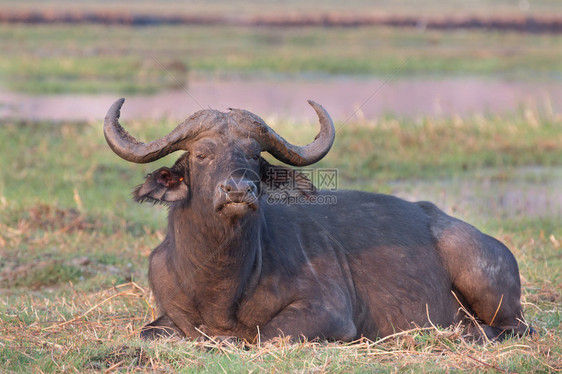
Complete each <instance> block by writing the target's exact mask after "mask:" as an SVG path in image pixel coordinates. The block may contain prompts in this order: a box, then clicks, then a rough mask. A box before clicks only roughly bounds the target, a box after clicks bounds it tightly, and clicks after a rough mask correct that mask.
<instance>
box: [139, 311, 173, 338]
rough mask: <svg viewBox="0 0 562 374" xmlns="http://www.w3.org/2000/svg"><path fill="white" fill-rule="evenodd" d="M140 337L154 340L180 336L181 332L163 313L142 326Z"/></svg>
mask: <svg viewBox="0 0 562 374" xmlns="http://www.w3.org/2000/svg"><path fill="white" fill-rule="evenodd" d="M140 337H141V339H144V340H156V339H161V338H171V337H177V338H182V337H183V334H182V333H181V331H180V330H179V329H178V327H177V326H176V324H175V323H174V322H173V321H172V320H171V319H170V318H169V317H168V316H167V315H164V316H162V317H159V318H157V319H156V320H154V321H153V322H151V323H149V324H148V325H146V326H144V327H143V328H142V330H141V332H140Z"/></svg>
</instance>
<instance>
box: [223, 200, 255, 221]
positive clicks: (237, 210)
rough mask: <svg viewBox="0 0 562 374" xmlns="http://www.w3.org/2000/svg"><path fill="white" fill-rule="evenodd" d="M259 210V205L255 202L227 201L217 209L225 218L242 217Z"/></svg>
mask: <svg viewBox="0 0 562 374" xmlns="http://www.w3.org/2000/svg"><path fill="white" fill-rule="evenodd" d="M257 208H258V205H257V204H256V203H255V202H246V201H243V202H234V201H227V202H225V203H223V204H220V205H219V206H218V207H217V211H218V213H219V214H221V215H225V216H235V217H241V216H245V215H246V214H249V213H251V212H255V211H256V210H257Z"/></svg>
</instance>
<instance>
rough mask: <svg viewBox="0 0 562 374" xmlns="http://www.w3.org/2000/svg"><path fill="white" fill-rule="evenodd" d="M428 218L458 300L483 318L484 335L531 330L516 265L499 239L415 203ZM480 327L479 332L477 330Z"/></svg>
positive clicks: (502, 335)
mask: <svg viewBox="0 0 562 374" xmlns="http://www.w3.org/2000/svg"><path fill="white" fill-rule="evenodd" d="M418 205H419V206H420V207H422V208H423V209H424V210H425V211H426V213H427V214H428V215H429V216H430V217H431V230H432V233H433V235H434V237H435V239H436V241H437V243H436V244H437V248H438V250H439V254H440V256H441V258H442V260H443V264H444V265H445V268H446V269H447V271H448V273H449V274H450V277H451V280H452V282H453V285H454V288H455V291H456V292H460V294H461V295H458V296H459V300H461V301H462V302H463V304H464V303H465V302H466V304H468V305H466V304H464V306H465V307H466V309H468V310H469V311H471V312H474V314H476V316H477V318H478V319H479V320H481V321H482V322H483V325H481V326H483V327H482V330H484V332H485V335H486V336H487V337H488V338H489V339H494V340H497V339H503V338H505V337H506V336H509V335H510V334H516V335H523V334H525V333H526V332H528V331H530V332H531V333H532V332H533V331H534V330H531V329H530V328H529V326H528V325H527V324H526V323H525V320H524V317H523V312H522V308H521V283H520V280H519V268H518V266H517V261H516V260H515V257H514V256H513V254H512V253H511V251H510V250H509V249H508V248H507V247H506V246H505V245H504V244H503V243H501V242H500V241H498V240H497V239H495V238H492V237H490V236H488V235H486V234H483V233H481V232H480V231H478V230H477V229H476V228H474V227H473V226H471V225H469V224H467V223H465V222H462V221H460V220H458V219H456V218H453V217H450V216H448V215H446V214H445V213H443V212H442V211H441V210H439V209H438V208H437V207H435V205H433V204H431V203H426V202H421V203H418ZM478 330H479V331H480V334H479V335H481V330H480V329H478Z"/></svg>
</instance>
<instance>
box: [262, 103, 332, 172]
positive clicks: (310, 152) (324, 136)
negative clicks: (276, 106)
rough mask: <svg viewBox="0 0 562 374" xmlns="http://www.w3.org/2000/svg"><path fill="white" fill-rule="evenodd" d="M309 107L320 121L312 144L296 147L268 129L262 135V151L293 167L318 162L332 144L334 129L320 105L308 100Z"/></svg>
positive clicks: (328, 116)
mask: <svg viewBox="0 0 562 374" xmlns="http://www.w3.org/2000/svg"><path fill="white" fill-rule="evenodd" d="M308 103H309V104H310V106H312V107H313V108H314V110H315V111H316V114H317V115H318V119H319V121H320V132H319V133H318V135H316V137H315V138H314V140H313V141H312V143H310V144H308V145H305V146H296V145H294V144H291V143H289V142H287V141H286V140H285V139H283V138H282V137H281V136H279V134H277V133H276V132H275V131H274V130H273V129H271V128H269V127H268V131H267V133H266V134H264V135H263V138H262V142H263V143H262V146H263V147H264V148H263V149H262V150H264V151H267V152H269V153H271V155H273V156H274V157H275V158H276V159H278V160H279V161H281V162H284V163H286V164H288V165H293V166H306V165H310V164H314V163H315V162H318V161H320V160H321V159H322V158H323V157H324V156H326V154H327V153H328V151H329V150H330V148H332V144H334V138H335V136H336V129H335V128H334V123H333V122H332V119H331V118H330V115H329V114H328V112H327V111H326V109H324V108H323V107H322V105H320V104H318V103H316V102H314V101H312V100H308Z"/></svg>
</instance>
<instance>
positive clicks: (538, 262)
mask: <svg viewBox="0 0 562 374" xmlns="http://www.w3.org/2000/svg"><path fill="white" fill-rule="evenodd" d="M120 97H125V98H126V102H125V104H124V106H123V109H122V113H121V123H122V124H123V125H124V127H125V128H127V130H129V131H130V132H131V133H132V134H133V135H134V136H135V137H137V138H139V139H141V140H143V141H149V140H153V139H156V138H158V137H160V136H163V135H165V134H166V133H167V132H169V131H171V130H172V129H173V128H174V127H175V126H176V125H177V123H178V122H180V121H183V120H184V119H185V118H186V117H187V116H189V115H190V114H192V113H193V112H195V111H197V110H200V109H203V108H213V109H219V110H226V109H227V108H229V107H239V108H244V109H247V110H250V111H252V112H254V113H256V114H257V115H259V116H261V117H262V118H264V119H265V120H266V122H268V124H270V126H272V127H273V128H275V129H276V131H277V132H279V133H280V134H281V135H282V136H284V137H285V138H287V139H288V140H289V141H291V142H293V143H296V144H307V143H309V142H310V141H311V140H312V139H313V138H314V136H315V135H316V133H317V131H318V130H317V129H318V124H317V118H316V117H315V114H314V112H313V110H312V109H311V108H310V107H309V106H308V105H307V103H306V100H307V99H313V100H315V101H317V102H319V103H321V104H322V105H323V106H324V107H325V108H326V109H327V110H328V111H329V112H330V113H331V115H332V116H333V118H334V120H335V124H336V128H337V133H336V141H335V143H334V146H333V148H332V150H331V151H330V153H329V154H328V155H327V156H326V157H325V158H324V159H323V160H321V161H320V162H319V163H318V164H316V165H314V167H317V168H328V169H330V170H337V188H340V189H362V190H366V191H372V192H381V193H391V194H395V195H397V196H399V197H402V198H405V199H407V200H429V201H433V202H435V203H436V204H437V205H438V206H439V207H440V208H441V209H443V210H444V211H445V212H447V213H449V214H452V215H454V216H456V217H458V218H461V219H463V220H466V221H467V222H469V223H471V224H474V225H475V226H476V227H477V228H479V229H481V230H482V231H484V232H486V233H488V234H490V235H492V236H494V237H497V238H499V239H500V240H502V241H503V242H504V243H506V245H507V246H508V247H509V248H510V249H511V250H512V251H513V253H514V255H515V257H516V258H517V260H518V262H519V266H520V270H521V280H522V286H523V299H522V300H523V306H524V308H525V312H526V317H527V319H528V321H529V322H530V323H531V324H532V325H533V326H534V328H535V329H536V330H537V331H538V332H539V334H540V339H530V338H525V340H524V341H523V342H522V343H518V341H513V343H510V342H508V343H507V344H508V345H500V344H498V345H490V346H478V347H473V346H472V345H470V346H469V345H466V344H464V345H462V346H463V347H464V346H466V347H467V348H465V351H461V352H460V353H459V351H458V349H459V348H458V347H460V346H461V344H460V343H459V341H458V340H454V339H456V338H451V339H453V340H454V343H451V341H450V340H446V341H445V343H444V342H443V341H442V340H441V339H442V338H439V339H437V340H435V343H432V341H433V340H431V339H429V340H428V339H425V338H424V339H425V340H423V339H422V340H420V338H419V336H417V335H414V336H413V337H411V338H410V340H411V341H412V342H414V343H412V344H410V343H408V345H407V346H403V345H400V343H398V344H397V345H396V347H398V348H396V347H394V348H393V346H390V348H388V352H390V353H391V354H394V353H393V352H395V351H393V349H398V350H397V351H396V353H395V354H396V355H397V356H396V357H398V358H397V359H395V358H392V357H393V356H388V357H389V358H387V359H386V361H385V359H384V358H381V357H383V356H379V355H377V354H374V355H372V356H368V355H367V356H366V355H365V353H364V352H361V353H357V351H355V350H354V349H353V348H352V347H345V348H344V350H343V351H340V354H339V355H337V354H336V355H331V353H330V352H331V351H329V350H324V349H323V348H322V352H323V353H322V355H328V356H318V355H319V354H320V353H319V350H316V348H314V352H310V351H307V350H306V349H304V350H302V352H303V353H302V354H301V356H302V357H301V356H298V355H293V356H291V355H289V356H286V353H282V354H281V355H280V356H281V357H289V358H290V359H286V360H284V361H283V362H282V364H283V365H284V366H279V365H280V361H279V357H277V356H275V354H273V356H271V357H270V356H268V355H267V354H265V355H263V358H262V356H260V357H259V358H258V357H257V356H254V355H253V353H252V352H253V351H252V350H250V351H247V352H246V353H244V352H245V351H244V352H243V351H240V352H238V353H236V355H234V356H233V355H228V356H226V355H222V354H216V352H215V351H205V352H203V351H202V350H197V349H195V351H190V349H192V348H190V347H192V346H190V345H184V344H180V345H174V346H173V347H171V346H167V345H165V344H160V345H156V346H155V347H156V348H154V347H152V348H150V347H148V348H147V345H146V344H145V343H142V342H139V341H138V339H136V337H137V336H138V331H139V329H140V327H141V326H143V324H144V323H146V322H147V321H149V320H150V319H151V316H152V314H153V313H155V309H154V305H152V304H151V303H150V297H149V296H150V292H149V290H148V284H147V278H146V269H147V262H148V256H149V254H150V252H151V250H152V249H153V248H154V247H155V246H156V245H158V244H159V243H160V242H161V241H162V240H163V238H164V237H165V235H166V213H167V211H166V208H165V207H162V206H152V205H149V204H143V205H139V204H135V203H134V202H133V201H132V199H131V191H132V189H133V188H134V186H135V185H138V184H140V183H141V182H142V181H143V180H144V177H145V176H146V174H147V173H150V172H151V171H153V170H155V169H157V168H159V167H161V166H164V165H166V166H170V165H172V164H173V163H174V161H175V160H176V159H177V157H178V155H177V154H175V155H171V156H168V157H166V158H164V159H162V160H159V161H158V162H155V163H152V164H148V165H134V164H131V163H128V162H126V161H124V160H121V159H119V158H118V157H117V156H116V155H114V154H113V152H111V150H110V149H109V147H108V146H107V144H106V142H105V139H104V137H103V132H102V123H103V118H104V116H105V113H106V111H107V110H108V108H109V106H110V105H111V104H112V103H113V102H114V101H115V100H116V99H118V98H120ZM272 162H276V161H272ZM0 165H1V166H0V295H1V297H0V325H1V326H2V330H1V331H2V334H0V367H2V369H0V371H2V370H5V371H6V372H52V371H57V372H60V371H65V370H68V371H77V372H85V371H92V370H102V369H107V371H108V372H110V371H111V370H113V369H115V368H125V367H128V369H127V370H143V368H144V367H147V366H148V365H149V363H148V362H149V361H150V363H151V365H152V366H151V367H152V369H153V371H154V370H155V371H159V372H160V371H167V372H177V371H178V370H179V369H180V368H182V369H183V370H185V368H186V367H187V368H191V367H192V366H193V365H196V367H197V368H199V369H202V370H203V369H204V370H207V368H211V369H209V370H210V371H212V370H213V369H212V368H213V367H215V368H218V367H219V366H218V365H220V368H221V369H222V370H223V371H228V372H250V371H264V370H269V369H270V371H272V372H274V371H276V370H279V371H282V372H301V371H302V372H304V371H306V372H308V371H313V370H317V371H320V372H325V371H333V372H342V371H354V370H360V369H357V368H358V367H361V368H365V371H369V372H371V371H381V369H382V371H390V370H391V369H392V370H396V360H399V361H400V363H401V368H403V369H404V370H414V371H435V370H439V369H441V370H443V371H445V370H447V371H448V370H449V369H450V367H451V366H452V367H458V368H460V369H461V370H463V369H470V370H473V371H474V372H478V371H480V370H481V369H483V368H486V369H488V368H490V367H492V368H494V369H496V368H497V369H498V371H501V370H503V369H505V371H514V372H532V371H541V372H542V371H544V372H547V371H556V370H557V369H560V368H561V367H562V363H561V359H560V357H562V356H561V355H560V349H561V347H562V334H561V333H560V332H561V331H562V327H561V326H562V319H561V318H560V315H561V313H560V306H561V305H562V299H561V294H562V245H561V242H562V225H561V224H560V222H562V192H561V191H562V2H561V1H560V0H447V1H439V0H417V1H403V0H394V1H382V0H381V1H379V0H372V1H367V0H348V1H339V0H322V1H320V0H308V1H300V0H260V1H258V0H250V1H229V0H205V1H203V0H193V1H179V0H178V1H175V0H163V1H158V2H156V1H145V0H134V1H133V0H130V1H126V0H116V1H109V0H96V1H93V0H74V1H67V0H42V1H39V0H36V1H18V0H0ZM315 175H318V173H317V174H315ZM313 182H315V183H316V184H317V185H318V184H319V183H318V182H320V181H315V180H313ZM319 187H322V185H319ZM62 321H64V322H62ZM59 323H60V324H59ZM438 336H441V335H438ZM420 344H421V345H420ZM510 344H511V345H510ZM404 347H408V348H404ZM420 347H421V348H420ZM450 347H454V348H450ZM283 349H284V348H283ZM384 349H385V350H387V348H384ZM404 349H406V350H404ZM461 349H464V348H461ZM344 351H345V352H351V353H349V354H348V353H345V354H342V352H344ZM159 352H160V353H159ZM298 352H301V348H298ZM353 352H355V353H353ZM388 352H386V351H385V354H386V353H388ZM404 352H405V353H404ZM412 352H413V353H412ZM164 353H165V354H164ZM465 353H466V354H465ZM237 355H238V356H237ZM245 355H246V356H245ZM248 355H251V358H250V356H248ZM471 355H472V356H476V357H477V358H474V359H473V358H472V356H471ZM352 356H353V357H352ZM147 357H148V358H149V360H148V358H147ZM245 357H246V358H245ZM268 357H270V358H268ZM318 357H320V358H318ZM328 357H329V358H328ZM469 358H470V359H469ZM268 360H269V361H268ZM311 360H312V361H311ZM216 362H219V363H218V365H217V364H216ZM481 364H483V365H485V367H484V366H481ZM260 365H261V366H260ZM365 365H367V366H365ZM368 365H371V366H368ZM22 368H25V369H22ZM65 368H66V369H65ZM225 368H226V369H225ZM279 368H281V369H279ZM437 368H439V369H437ZM475 368H476V369H475ZM502 368H503V369H502ZM188 370H189V369H188ZM217 371H218V369H217Z"/></svg>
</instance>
